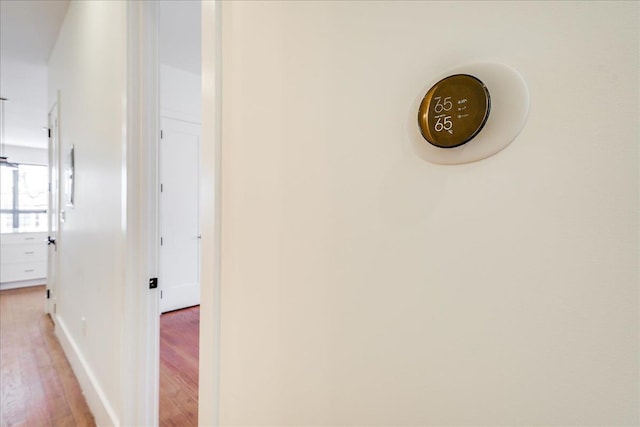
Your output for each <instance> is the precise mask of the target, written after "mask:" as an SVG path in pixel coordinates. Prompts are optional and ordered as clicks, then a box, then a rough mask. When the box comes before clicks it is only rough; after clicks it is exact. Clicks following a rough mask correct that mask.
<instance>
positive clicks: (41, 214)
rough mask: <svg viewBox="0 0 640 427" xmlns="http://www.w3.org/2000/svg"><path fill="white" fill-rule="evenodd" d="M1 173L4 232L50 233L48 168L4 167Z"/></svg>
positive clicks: (0, 213)
mask: <svg viewBox="0 0 640 427" xmlns="http://www.w3.org/2000/svg"><path fill="white" fill-rule="evenodd" d="M0 173H1V174H0V190H1V192H0V231H1V232H2V233H12V232H23V231H30V232H33V231H47V228H48V226H47V204H48V196H49V194H48V186H49V178H48V176H47V174H48V169H47V167H46V166H40V165H27V164H18V165H6V164H3V165H2V166H1V167H0Z"/></svg>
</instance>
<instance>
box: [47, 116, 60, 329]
mask: <svg viewBox="0 0 640 427" xmlns="http://www.w3.org/2000/svg"><path fill="white" fill-rule="evenodd" d="M59 146H60V144H59V141H58V105H57V104H56V105H54V106H53V108H52V109H51V111H50V112H49V206H48V209H47V219H48V222H49V238H48V241H49V247H48V251H47V300H46V304H45V310H46V312H47V313H49V314H50V315H51V319H53V321H54V322H55V316H54V314H55V313H56V297H57V290H58V288H57V280H58V275H57V261H58V258H57V256H58V209H59V190H58V188H59V187H58V182H59V159H60V156H59V150H60V148H59Z"/></svg>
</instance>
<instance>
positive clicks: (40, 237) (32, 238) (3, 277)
mask: <svg viewBox="0 0 640 427" xmlns="http://www.w3.org/2000/svg"><path fill="white" fill-rule="evenodd" d="M46 276H47V234H46V233H6V234H5V233H3V234H1V235H0V289H10V288H16V287H20V286H28V285H33V284H39V283H42V284H44V281H45V278H46Z"/></svg>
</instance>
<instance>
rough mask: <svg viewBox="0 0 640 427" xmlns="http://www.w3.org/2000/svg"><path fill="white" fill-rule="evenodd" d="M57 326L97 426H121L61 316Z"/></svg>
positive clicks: (59, 338)
mask: <svg viewBox="0 0 640 427" xmlns="http://www.w3.org/2000/svg"><path fill="white" fill-rule="evenodd" d="M55 324H56V327H55V333H56V336H57V337H58V340H59V341H60V345H61V346H62V349H63V350H64V353H65V355H66V356H67V359H68V360H69V364H70V365H71V368H72V369H73V372H74V373H75V375H76V378H77V379H78V383H80V388H81V389H82V393H83V394H84V397H85V399H87V404H88V405H89V409H91V412H92V413H93V417H94V418H95V421H96V425H97V426H98V427H100V426H105V427H106V426H119V425H120V420H119V419H118V417H117V415H116V413H115V411H114V410H113V407H111V404H110V403H109V400H108V399H107V397H106V396H105V394H104V391H103V390H102V388H101V387H100V384H99V383H98V381H97V380H96V377H95V375H94V374H93V371H92V370H91V368H90V367H89V364H88V363H87V361H86V360H85V358H84V356H83V355H82V353H81V352H80V348H79V347H78V345H77V344H76V342H75V340H74V339H73V338H72V337H71V334H69V330H68V329H67V326H66V325H65V323H64V320H62V319H61V318H60V317H59V316H56V319H55Z"/></svg>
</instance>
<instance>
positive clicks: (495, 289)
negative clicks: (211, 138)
mask: <svg viewBox="0 0 640 427" xmlns="http://www.w3.org/2000/svg"><path fill="white" fill-rule="evenodd" d="M222 13H223V15H222V44H223V46H222V55H223V56H222V73H223V74H222V92H221V93H222V108H223V110H222V150H223V151H222V181H221V182H222V184H221V185H222V190H221V191H222V193H221V194H222V196H221V197H222V271H221V274H222V279H221V300H220V304H221V307H222V309H221V320H220V328H221V344H220V350H221V361H220V363H221V365H220V366H221V370H220V424H221V425H280V426H282V425H587V424H588V425H634V424H637V423H638V421H639V420H638V412H639V411H638V409H639V408H638V401H639V399H638V398H639V396H638V381H639V375H638V357H637V355H638V350H639V348H638V315H639V310H638V276H639V275H638V268H639V267H638V255H639V254H638V221H639V215H638V213H639V212H638V206H639V205H638V194H639V192H638V189H639V188H638V172H639V164H640V163H639V162H638V160H639V159H638V133H639V128H638V116H639V108H638V103H639V101H638V89H639V88H638V73H639V66H638V48H639V46H638V39H639V37H638V28H639V25H638V24H639V22H638V3H637V2H564V1H562V2H515V1H513V2H484V1H477V2H392V1H388V2H387V1H383V2H360V1H359V2H223V4H222ZM476 61H499V62H503V63H505V64H508V65H510V66H512V67H514V68H516V69H518V70H519V71H520V72H521V73H522V74H523V75H524V77H525V79H526V80H527V82H528V85H529V89H530V95H531V110H530V114H529V118H528V122H527V123H526V125H525V127H524V130H523V131H522V133H521V134H520V136H519V137H518V138H517V139H516V140H515V141H514V142H513V143H512V144H511V145H510V146H509V147H507V148H506V149H505V150H504V151H502V152H500V153H498V154H497V155H495V156H493V157H491V158H489V159H486V160H483V161H480V162H476V163H472V164H467V165H458V166H442V165H435V164H431V163H428V162H426V161H425V160H423V159H422V158H421V157H420V155H419V149H416V147H415V146H414V145H413V143H412V135H413V134H414V133H415V132H417V124H416V116H417V110H414V109H413V106H414V105H416V106H417V102H418V101H419V99H420V98H421V97H422V96H423V95H424V93H425V92H426V90H427V89H428V87H427V84H428V83H429V82H430V81H432V80H433V78H434V76H438V75H440V74H441V73H442V72H443V71H446V70H447V69H450V68H453V67H456V66H459V65H462V64H464V63H468V62H476ZM215 326H216V325H211V324H209V325H206V324H203V326H202V327H203V328H208V327H215ZM202 363H207V362H206V361H202ZM211 397H212V396H206V395H203V396H201V399H208V398H211Z"/></svg>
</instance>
